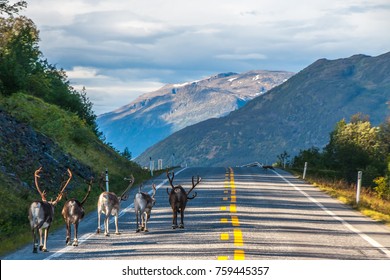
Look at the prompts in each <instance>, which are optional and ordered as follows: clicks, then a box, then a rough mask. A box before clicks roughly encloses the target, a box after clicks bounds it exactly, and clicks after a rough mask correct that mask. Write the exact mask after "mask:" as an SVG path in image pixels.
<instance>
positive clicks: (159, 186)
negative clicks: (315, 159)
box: [44, 167, 188, 260]
mask: <svg viewBox="0 0 390 280" xmlns="http://www.w3.org/2000/svg"><path fill="white" fill-rule="evenodd" d="M187 168H188V167H184V168H183V169H180V170H179V171H177V172H176V174H175V175H178V174H180V173H181V172H183V171H184V170H186V169H187ZM166 182H168V179H165V180H164V181H162V183H160V184H158V185H157V186H156V190H158V189H159V188H161V187H162V186H163V185H164V184H165V183H166ZM152 193H153V190H151V191H149V194H152ZM132 208H134V203H131V204H130V205H129V206H127V207H126V208H124V209H123V210H121V211H120V212H119V215H118V217H121V216H123V215H124V214H125V213H128V212H130V211H129V210H130V209H132ZM113 222H114V217H112V218H111V219H110V220H109V223H110V224H111V223H113ZM94 235H95V233H94V232H93V233H86V234H84V235H83V236H81V237H80V238H79V245H80V244H82V243H84V242H85V241H87V240H88V239H89V238H91V237H92V236H94ZM74 247H75V246H66V247H65V248H63V249H61V250H59V251H57V252H55V253H53V254H51V255H50V256H48V257H47V258H45V259H44V260H51V259H53V258H57V257H59V256H61V255H62V254H65V253H66V252H68V251H70V250H72V249H73V248H74Z"/></svg>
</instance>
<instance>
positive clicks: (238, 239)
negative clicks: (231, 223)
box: [233, 228, 244, 246]
mask: <svg viewBox="0 0 390 280" xmlns="http://www.w3.org/2000/svg"><path fill="white" fill-rule="evenodd" d="M233 236H234V246H243V245H244V240H243V238H242V231H241V230H240V229H236V228H235V229H234V232H233Z"/></svg>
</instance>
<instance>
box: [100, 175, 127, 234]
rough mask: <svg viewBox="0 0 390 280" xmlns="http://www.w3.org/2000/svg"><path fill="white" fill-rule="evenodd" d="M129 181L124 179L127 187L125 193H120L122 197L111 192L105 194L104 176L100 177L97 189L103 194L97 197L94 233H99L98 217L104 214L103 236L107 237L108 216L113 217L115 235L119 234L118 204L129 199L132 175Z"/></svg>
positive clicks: (108, 232)
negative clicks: (127, 183) (95, 229)
mask: <svg viewBox="0 0 390 280" xmlns="http://www.w3.org/2000/svg"><path fill="white" fill-rule="evenodd" d="M130 177H131V178H130V179H127V178H125V180H127V181H129V185H128V186H127V188H126V189H125V191H124V192H123V193H122V195H120V196H117V195H116V194H115V193H113V192H107V191H105V190H104V188H103V182H104V176H101V177H100V183H99V187H100V188H101V189H102V190H103V192H102V193H101V194H100V196H99V200H98V203H97V212H98V228H97V231H96V233H98V234H99V233H100V216H101V214H102V213H104V214H105V218H104V235H105V236H109V235H110V231H109V227H108V225H109V218H110V216H111V215H112V216H114V217H115V234H119V230H118V216H119V211H120V204H121V201H126V200H127V199H128V198H129V195H128V191H129V190H130V188H131V187H132V186H133V184H134V177H133V175H131V176H130Z"/></svg>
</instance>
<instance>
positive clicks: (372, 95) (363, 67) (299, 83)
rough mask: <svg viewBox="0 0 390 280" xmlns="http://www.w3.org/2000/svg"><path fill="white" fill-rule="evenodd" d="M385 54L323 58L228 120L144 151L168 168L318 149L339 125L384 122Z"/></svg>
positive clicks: (144, 157)
mask: <svg viewBox="0 0 390 280" xmlns="http://www.w3.org/2000/svg"><path fill="white" fill-rule="evenodd" d="M389 73H390V53H386V54H383V55H380V56H377V57H370V56H366V55H354V56H352V57H349V58H345V59H337V60H327V59H320V60H318V61H316V62H314V63H313V64H311V65H310V66H308V67H307V68H305V69H303V70H302V71H300V72H299V73H297V74H296V75H294V76H293V77H291V78H290V79H289V80H288V81H286V82H285V83H283V84H281V85H279V86H277V87H275V88H273V89H272V90H270V91H268V92H267V93H266V94H263V95H261V96H258V97H256V98H254V99H253V100H251V101H249V102H248V103H247V104H246V105H245V106H244V107H242V108H240V109H239V110H236V111H234V112H232V113H230V114H229V115H227V116H225V117H223V118H219V119H210V120H206V121H204V122H201V123H198V124H195V125H192V126H190V127H187V128H185V129H183V130H180V131H178V132H176V133H174V134H173V135H171V136H170V137H168V138H166V139H164V140H163V141H161V142H159V143H157V144H156V145H154V146H153V147H151V148H149V149H148V150H146V151H145V152H144V153H143V154H141V155H140V156H139V157H138V158H137V161H138V162H139V163H140V164H141V165H148V162H149V157H152V158H153V159H162V160H163V162H165V163H167V162H168V161H169V159H170V157H171V155H172V153H174V154H175V162H176V164H189V165H202V166H229V165H240V164H245V163H249V162H253V161H260V162H264V163H266V162H268V163H272V162H274V161H275V160H276V158H277V156H278V155H280V154H281V153H283V152H284V151H287V152H288V154H290V155H291V156H294V155H296V154H297V153H298V152H299V151H300V150H301V149H307V148H311V147H313V146H316V147H323V146H324V145H325V144H326V143H328V141H329V133H330V132H331V131H332V130H333V129H334V127H335V125H336V123H337V122H338V121H340V120H341V119H343V118H345V119H346V120H349V119H350V117H351V116H352V115H353V114H356V113H358V112H361V113H363V114H368V115H369V116H370V120H371V122H372V123H373V124H374V125H378V124H379V123H382V122H383V121H384V120H385V117H386V115H387V114H388V113H389V110H388V106H389V101H390V75H389Z"/></svg>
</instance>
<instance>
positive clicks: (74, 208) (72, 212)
mask: <svg viewBox="0 0 390 280" xmlns="http://www.w3.org/2000/svg"><path fill="white" fill-rule="evenodd" d="M92 182H93V178H91V179H90V181H89V184H88V191H87V194H86V195H85V197H84V198H83V200H82V201H81V202H80V201H78V200H77V199H75V198H72V199H69V200H68V201H66V202H65V205H64V207H63V208H62V212H61V214H62V217H63V218H64V220H65V223H66V240H65V244H66V245H73V246H78V245H79V241H78V239H77V231H78V228H79V223H80V221H81V220H82V219H83V218H84V214H85V211H84V207H83V205H84V203H85V202H86V201H87V198H88V196H89V194H90V192H91V189H92ZM71 224H73V228H74V234H73V235H74V239H73V243H71V242H70V238H71Z"/></svg>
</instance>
